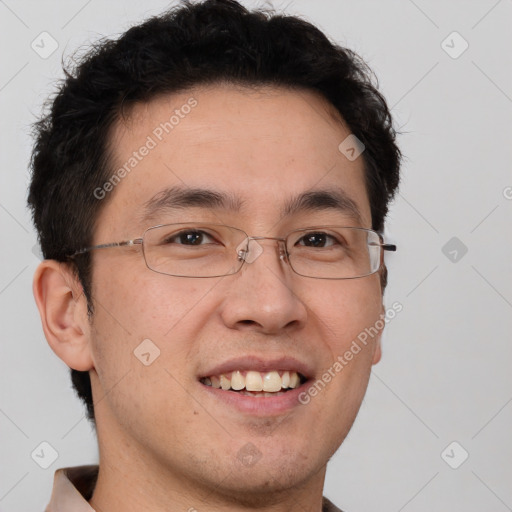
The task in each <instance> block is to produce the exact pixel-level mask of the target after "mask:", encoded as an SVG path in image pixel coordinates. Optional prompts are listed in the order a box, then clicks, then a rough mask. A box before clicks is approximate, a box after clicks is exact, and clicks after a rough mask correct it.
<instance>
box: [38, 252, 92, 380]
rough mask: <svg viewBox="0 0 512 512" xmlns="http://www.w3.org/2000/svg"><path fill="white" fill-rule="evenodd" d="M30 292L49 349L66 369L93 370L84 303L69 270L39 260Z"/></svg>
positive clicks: (52, 261)
mask: <svg viewBox="0 0 512 512" xmlns="http://www.w3.org/2000/svg"><path fill="white" fill-rule="evenodd" d="M33 292H34V298H35V300H36V304H37V308H38V309H39V314H40V316H41V322H42V325H43V331H44V334H45V336H46V339H47V341H48V344H49V345H50V347H51V348H52V350H53V351H54V352H55V353H56V354H57V356H59V358H60V359H62V361H64V362H65V363H66V364H67V365H68V366H69V367H70V368H73V369H75V370H79V371H88V370H90V369H92V368H94V364H93V360H92V356H91V347H90V343H89V340H90V327H89V319H88V316H87V301H86V298H85V297H84V294H83V291H82V287H81V285H80V283H79V282H78V279H77V278H76V276H75V275H74V273H73V270H72V269H71V268H69V266H68V265H66V264H64V263H60V262H58V261H55V260H44V261H42V262H41V263H40V264H39V266H38V267H37V269H36V272H35V274H34V282H33Z"/></svg>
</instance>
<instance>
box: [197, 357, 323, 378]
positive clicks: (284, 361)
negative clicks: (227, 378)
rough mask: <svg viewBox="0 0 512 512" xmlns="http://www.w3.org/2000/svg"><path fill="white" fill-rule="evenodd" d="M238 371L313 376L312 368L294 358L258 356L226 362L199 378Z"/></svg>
mask: <svg viewBox="0 0 512 512" xmlns="http://www.w3.org/2000/svg"><path fill="white" fill-rule="evenodd" d="M236 370H240V371H247V370H254V371H257V372H269V371H272V370H282V371H287V370H288V371H293V372H297V373H300V374H302V375H303V376H304V377H306V378H307V379H309V378H311V376H312V375H313V370H312V368H311V367H310V366H309V365H308V364H307V363H304V362H302V361H299V360H298V359H295V358H293V357H286V356H283V357H278V358H274V359H268V358H267V359H263V358H262V357H258V356H244V357H238V358H235V359H229V360H228V361H224V362H223V363H220V364H218V365H216V366H214V367H212V368H210V369H208V370H206V371H205V372H204V373H203V374H202V375H200V376H199V378H204V377H210V376H212V375H221V374H223V373H224V374H226V373H230V372H234V371H236Z"/></svg>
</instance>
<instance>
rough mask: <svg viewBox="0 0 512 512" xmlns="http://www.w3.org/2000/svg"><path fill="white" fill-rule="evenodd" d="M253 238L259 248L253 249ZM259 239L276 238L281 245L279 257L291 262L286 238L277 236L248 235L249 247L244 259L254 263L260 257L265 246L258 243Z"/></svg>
mask: <svg viewBox="0 0 512 512" xmlns="http://www.w3.org/2000/svg"><path fill="white" fill-rule="evenodd" d="M251 240H254V241H255V242H256V246H257V247H258V249H253V250H251V245H252V244H251ZM258 240H275V241H276V242H277V244H278V247H279V259H280V260H281V261H284V262H286V263H289V262H288V252H287V250H286V238H281V237H276V236H248V237H247V239H246V242H247V247H248V249H247V251H245V252H244V255H243V259H244V261H245V262H246V263H252V262H253V261H255V260H256V259H257V258H258V256H260V254H262V253H263V246H262V245H260V244H258V243H257V241H258Z"/></svg>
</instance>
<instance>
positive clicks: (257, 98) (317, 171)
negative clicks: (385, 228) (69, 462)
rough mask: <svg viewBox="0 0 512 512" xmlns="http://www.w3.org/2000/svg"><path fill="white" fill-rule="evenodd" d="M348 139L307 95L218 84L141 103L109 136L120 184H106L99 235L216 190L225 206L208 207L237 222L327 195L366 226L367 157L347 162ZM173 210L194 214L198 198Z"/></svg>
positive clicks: (141, 223) (337, 120) (330, 110)
mask: <svg viewBox="0 0 512 512" xmlns="http://www.w3.org/2000/svg"><path fill="white" fill-rule="evenodd" d="M349 134H350V131H349V130H348V129H347V127H346V125H345V124H344V122H343V120H342V119H341V117H340V116H339V114H337V112H336V111H335V109H334V107H332V106H331V105H330V104H329V103H328V102H327V101H326V100H325V99H323V98H322V97H321V96H320V95H318V94H316V93H314V92H311V91H305V90H292V89H284V88H277V87H259V88H250V89H249V88H246V87H235V86H233V85H216V86H209V87H203V88H195V89H190V90H187V91H182V92H180V93H174V94H171V95H165V96H161V97H158V98H155V99H153V100H151V101H149V102H147V103H144V104H137V105H135V106H134V107H133V108H132V109H131V110H130V111H129V112H128V115H126V116H125V117H123V118H122V119H120V120H119V121H118V122H117V124H116V125H115V126H114V128H113V130H112V133H111V136H110V139H109V143H110V154H111V168H112V176H114V175H117V176H118V178H119V179H117V178H116V179H114V180H111V181H115V182H116V183H115V185H114V186H113V187H108V188H109V189H110V190H109V192H108V193H107V194H111V195H109V196H107V199H108V204H107V205H106V207H105V208H104V210H103V213H102V214H101V216H100V219H99V220H100V221H102V222H100V223H99V226H100V228H99V229H100V231H105V233H107V232H108V231H109V222H105V221H107V219H109V220H110V221H111V224H112V225H113V224H114V223H115V224H116V226H121V227H122V229H123V230H124V231H125V230H126V229H127V227H128V226H131V227H132V229H131V232H133V229H134V228H135V227H137V229H143V228H146V227H148V225H145V223H147V222H149V220H150V219H149V218H148V206H151V205H152V206H154V205H155V203H158V200H159V199H161V198H163V197H165V196H166V191H169V190H171V191H176V190H178V189H180V190H187V189H194V190H198V189H206V190H210V191H214V192H217V193H219V194H220V195H223V196H225V197H226V198H228V199H229V200H228V201H226V202H224V203H223V202H222V201H221V202H217V203H215V201H213V203H212V202H210V204H209V205H208V208H209V209H211V208H217V209H219V210H220V209H222V208H224V206H226V208H225V209H226V211H227V210H232V211H234V210H236V209H234V208H232V207H233V206H237V207H238V208H237V211H236V212H235V213H236V214H237V218H238V219H240V220H242V219H251V220H253V221H257V222H260V223H261V225H262V227H263V224H264V223H266V222H269V223H270V222H272V220H271V219H272V218H273V219H274V221H273V222H274V223H275V217H276V215H278V216H281V215H282V214H283V212H284V211H285V210H286V209H288V210H289V209H290V208H289V207H290V205H291V204H292V203H293V199H296V198H297V197H298V196H299V195H300V194H303V193H307V192H309V193H311V192H314V191H315V190H331V191H333V193H335V194H336V193H338V199H339V197H340V195H341V196H343V197H344V198H346V199H348V200H349V202H350V201H351V202H352V203H353V205H354V206H355V207H356V209H357V210H359V213H360V217H361V222H362V223H364V224H368V223H369V222H370V210H369V204H368V199H367V194H366V189H365V185H364V164H363V159H362V158H358V159H356V160H354V161H350V160H348V159H347V158H346V157H345V156H344V155H343V154H342V153H341V152H340V151H339V149H338V146H339V145H340V143H342V141H343V140H345V139H346V137H347V136H348V135H349ZM172 195H173V194H170V195H169V194H167V196H168V197H170V196H172ZM174 197H176V194H174ZM192 203H193V201H192ZM164 206H165V205H164ZM189 207H190V208H189ZM178 208H181V211H182V212H184V211H185V212H184V213H186V210H187V208H189V209H192V210H194V211H196V210H198V209H199V208H201V201H199V202H196V204H195V205H194V204H191V203H188V204H187V203H182V204H181V206H178ZM153 210H154V211H153V212H149V213H151V215H152V218H151V221H154V222H153V224H155V223H158V222H157V221H158V220H159V219H158V209H155V208H153ZM167 213H168V212H166V211H163V215H164V216H165V215H167ZM151 215H150V216H151ZM255 215H256V217H255ZM101 217H103V219H102V218H101ZM162 220H165V219H162ZM114 221H115V222H114ZM102 226H103V228H102ZM366 227H370V226H366ZM112 233H114V231H112Z"/></svg>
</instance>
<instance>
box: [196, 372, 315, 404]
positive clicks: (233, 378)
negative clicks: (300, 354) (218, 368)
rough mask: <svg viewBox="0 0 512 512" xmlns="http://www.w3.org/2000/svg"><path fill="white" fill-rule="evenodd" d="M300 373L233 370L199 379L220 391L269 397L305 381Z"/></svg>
mask: <svg viewBox="0 0 512 512" xmlns="http://www.w3.org/2000/svg"><path fill="white" fill-rule="evenodd" d="M307 380H308V379H307V377H305V376H304V375H303V374H302V373H300V372H297V371H294V370H271V371H266V372H260V371H257V370H234V371H232V372H227V373H221V374H218V375H210V376H208V377H203V378H201V379H200V380H199V381H200V382H201V384H203V385H205V386H210V387H212V388H215V389H219V390H221V391H231V392H234V393H238V394H240V395H244V396H251V397H258V398H269V397H276V396H282V395H284V394H285V393H288V392H289V391H291V390H293V389H297V388H298V387H300V386H301V385H302V384H304V383H305V382H306V381H307Z"/></svg>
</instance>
